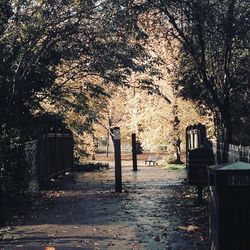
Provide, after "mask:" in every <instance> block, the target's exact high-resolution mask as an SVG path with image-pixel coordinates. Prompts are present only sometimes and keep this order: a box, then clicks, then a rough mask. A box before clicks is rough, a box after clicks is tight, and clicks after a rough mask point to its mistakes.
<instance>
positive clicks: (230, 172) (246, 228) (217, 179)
mask: <svg viewBox="0 0 250 250" xmlns="http://www.w3.org/2000/svg"><path fill="white" fill-rule="evenodd" d="M208 182H209V189H210V195H209V196H210V197H209V238H210V249H211V250H249V249H250V164H248V163H244V162H236V163H232V164H221V165H217V166H212V167H208Z"/></svg>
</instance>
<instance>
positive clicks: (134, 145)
mask: <svg viewBox="0 0 250 250" xmlns="http://www.w3.org/2000/svg"><path fill="white" fill-rule="evenodd" d="M136 151H137V147H136V134H135V133H133V134H132V157H133V171H137V152H136Z"/></svg>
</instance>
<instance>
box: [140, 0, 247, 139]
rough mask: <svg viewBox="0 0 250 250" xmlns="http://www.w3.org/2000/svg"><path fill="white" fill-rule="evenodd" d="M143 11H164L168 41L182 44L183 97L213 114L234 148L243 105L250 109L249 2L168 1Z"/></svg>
mask: <svg viewBox="0 0 250 250" xmlns="http://www.w3.org/2000/svg"><path fill="white" fill-rule="evenodd" d="M149 3H151V4H149ZM142 6H144V9H145V8H146V7H147V8H149V9H150V10H151V9H152V8H156V9H158V10H159V12H160V13H161V14H162V15H161V20H166V21H167V22H168V24H169V25H168V26H166V29H165V30H164V35H165V37H166V39H168V37H175V38H176V39H178V40H179V42H180V43H181V45H182V48H183V52H184V53H185V56H184V57H183V60H182V66H181V67H182V73H183V77H182V78H181V79H180V81H179V82H180V84H181V85H182V86H183V89H182V94H183V95H184V96H185V97H186V98H190V99H192V100H195V101H198V102H199V103H200V105H203V106H204V107H208V108H209V109H210V110H212V111H213V112H214V113H215V115H216V117H217V122H216V125H217V128H218V130H220V127H222V129H223V131H222V132H223V140H224V142H226V143H231V142H232V140H233V128H234V127H235V125H234V122H235V121H234V119H233V117H232V114H235V113H236V110H238V111H239V108H238V103H237V100H238V99H239V98H240V99H241V100H242V102H243V103H245V105H246V106H247V105H248V100H247V98H246V96H245V94H244V93H245V90H246V89H247V91H249V66H248V62H249V37H250V36H249V26H250V20H249V8H250V7H249V4H248V1H246V0H238V1H236V0H227V1H219V0H213V1H207V0H205V1H198V0H191V1H184V0H183V1H172V0H168V1H157V2H154V3H153V2H151V1H147V3H146V4H145V3H144V4H142V5H141V8H142ZM145 6H146V7H145ZM152 6H153V7H152ZM161 20H159V22H160V21H161ZM239 96H240V97H239ZM240 113H241V116H242V115H243V114H242V112H240ZM237 118H239V117H237ZM235 124H239V121H237V123H235Z"/></svg>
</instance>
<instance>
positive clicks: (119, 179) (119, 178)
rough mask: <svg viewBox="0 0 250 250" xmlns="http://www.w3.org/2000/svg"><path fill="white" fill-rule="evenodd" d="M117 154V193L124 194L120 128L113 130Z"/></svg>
mask: <svg viewBox="0 0 250 250" xmlns="http://www.w3.org/2000/svg"><path fill="white" fill-rule="evenodd" d="M111 132H112V138H113V142H114V153H115V191H116V192H119V193H121V192H122V171H121V133H120V128H119V127H113V128H112V129H111Z"/></svg>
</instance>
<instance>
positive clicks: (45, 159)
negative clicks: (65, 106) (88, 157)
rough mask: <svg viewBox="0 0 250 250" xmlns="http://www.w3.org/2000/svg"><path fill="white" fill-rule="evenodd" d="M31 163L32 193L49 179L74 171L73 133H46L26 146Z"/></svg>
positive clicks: (30, 180) (28, 159)
mask: <svg viewBox="0 0 250 250" xmlns="http://www.w3.org/2000/svg"><path fill="white" fill-rule="evenodd" d="M25 153H26V160H27V162H28V163H29V182H30V184H29V187H30V191H36V190H37V189H39V186H42V185H43V184H44V183H46V182H47V181H48V180H49V179H51V178H54V177H56V176H58V175H61V174H64V173H66V172H69V171H74V164H73V136H72V133H70V132H67V133H46V134H43V135H41V136H40V138H39V139H38V140H33V141H30V142H27V143H26V145H25Z"/></svg>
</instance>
